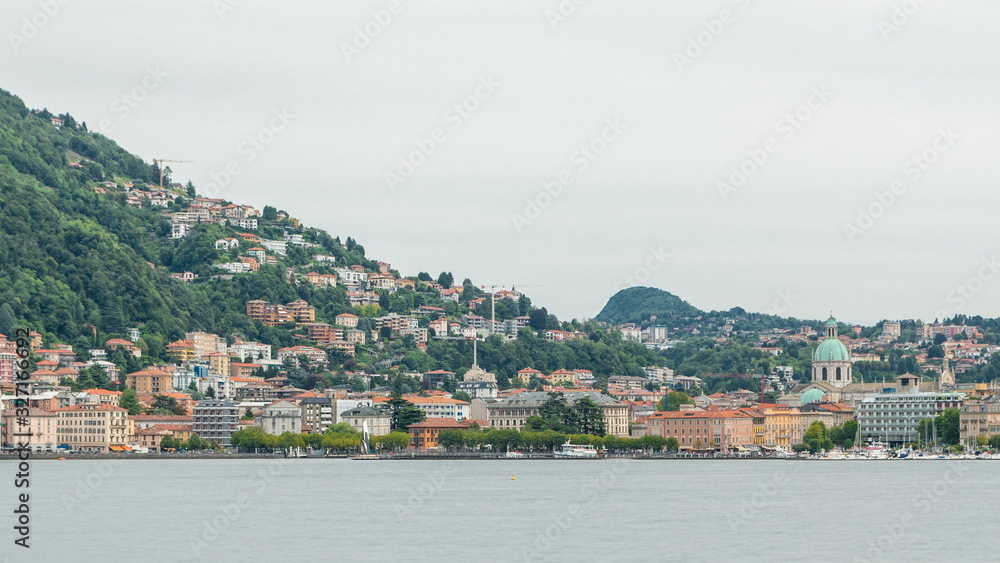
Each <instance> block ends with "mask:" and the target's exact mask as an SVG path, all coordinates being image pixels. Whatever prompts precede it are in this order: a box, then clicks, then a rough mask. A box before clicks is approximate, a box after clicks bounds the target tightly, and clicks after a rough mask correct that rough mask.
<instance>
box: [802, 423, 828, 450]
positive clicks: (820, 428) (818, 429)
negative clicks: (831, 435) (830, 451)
mask: <svg viewBox="0 0 1000 563" xmlns="http://www.w3.org/2000/svg"><path fill="white" fill-rule="evenodd" d="M823 440H826V425H825V424H823V423H822V422H821V421H819V420H817V421H816V422H813V423H812V424H810V425H809V428H807V429H806V433H805V435H803V437H802V441H803V442H804V443H806V444H809V443H811V442H812V441H817V442H819V443H820V444H822V443H823Z"/></svg>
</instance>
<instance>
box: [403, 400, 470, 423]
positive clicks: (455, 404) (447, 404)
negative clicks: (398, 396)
mask: <svg viewBox="0 0 1000 563" xmlns="http://www.w3.org/2000/svg"><path fill="white" fill-rule="evenodd" d="M407 400H409V401H410V402H411V403H413V405H414V406H416V407H417V408H418V409H420V410H422V411H424V414H426V415H427V418H452V419H454V420H465V419H467V418H469V403H466V402H465V401H459V400H458V399H451V398H447V397H413V398H409V399H407Z"/></svg>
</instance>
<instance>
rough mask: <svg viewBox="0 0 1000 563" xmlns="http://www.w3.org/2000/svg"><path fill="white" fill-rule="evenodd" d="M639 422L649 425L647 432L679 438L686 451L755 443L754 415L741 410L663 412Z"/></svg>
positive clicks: (721, 449)
mask: <svg viewBox="0 0 1000 563" xmlns="http://www.w3.org/2000/svg"><path fill="white" fill-rule="evenodd" d="M638 422H642V423H645V424H646V435H648V436H662V437H664V438H675V439H677V442H678V444H680V449H682V450H690V449H692V448H704V449H714V450H720V451H725V450H728V449H729V448H732V447H734V446H749V445H751V444H753V417H752V416H750V415H748V414H746V413H744V412H741V411H735V410H716V411H667V412H664V411H659V412H655V413H653V414H651V415H650V416H647V417H645V418H642V419H639V421H638Z"/></svg>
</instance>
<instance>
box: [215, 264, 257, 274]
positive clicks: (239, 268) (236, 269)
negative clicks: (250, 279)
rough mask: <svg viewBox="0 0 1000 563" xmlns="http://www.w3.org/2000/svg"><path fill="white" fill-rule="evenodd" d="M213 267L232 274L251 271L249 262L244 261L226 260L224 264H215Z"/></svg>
mask: <svg viewBox="0 0 1000 563" xmlns="http://www.w3.org/2000/svg"><path fill="white" fill-rule="evenodd" d="M215 267H216V268H219V269H221V270H225V271H227V272H229V273H232V274H246V273H248V272H251V271H252V269H251V268H250V264H247V263H246V262H226V263H225V264H216V265H215Z"/></svg>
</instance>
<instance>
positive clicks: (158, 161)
mask: <svg viewBox="0 0 1000 563" xmlns="http://www.w3.org/2000/svg"><path fill="white" fill-rule="evenodd" d="M153 162H154V163H156V167H157V168H159V169H160V187H161V188H162V187H163V163H164V162H172V163H175V164H194V162H193V161H190V160H165V159H162V158H154V159H153Z"/></svg>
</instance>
